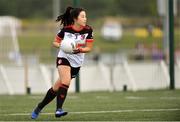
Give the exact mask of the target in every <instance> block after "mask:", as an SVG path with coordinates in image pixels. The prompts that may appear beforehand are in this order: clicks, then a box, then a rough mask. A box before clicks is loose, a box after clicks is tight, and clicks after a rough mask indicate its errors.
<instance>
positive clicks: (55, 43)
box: [53, 36, 62, 48]
mask: <svg viewBox="0 0 180 122" xmlns="http://www.w3.org/2000/svg"><path fill="white" fill-rule="evenodd" d="M61 41H62V39H61V38H60V37H58V36H56V37H55V39H54V41H53V46H54V47H56V48H59V47H60V44H61Z"/></svg>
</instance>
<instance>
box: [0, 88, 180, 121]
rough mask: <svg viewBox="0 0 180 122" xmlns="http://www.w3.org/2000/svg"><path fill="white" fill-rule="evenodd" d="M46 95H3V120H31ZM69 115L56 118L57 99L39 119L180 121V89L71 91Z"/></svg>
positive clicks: (0, 116)
mask: <svg viewBox="0 0 180 122" xmlns="http://www.w3.org/2000/svg"><path fill="white" fill-rule="evenodd" d="M43 96H44V95H14V96H9V95H0V121H31V118H30V113H31V111H32V109H33V108H34V107H35V105H36V104H37V103H38V102H39V101H40V100H41V99H42V98H43ZM64 109H65V110H67V111H68V112H69V114H68V115H67V116H64V117H62V118H58V119H57V118H55V117H54V112H55V100H54V101H53V102H51V103H50V104H49V105H48V106H46V107H45V108H44V110H43V111H42V113H41V114H40V116H39V118H38V119H37V120H38V121H45V120H46V121H146V120H148V121H175V120H176V121H178V120H179V121H180V90H150V91H138V92H130V91H127V92H87V93H69V94H68V96H67V99H66V101H65V104H64Z"/></svg>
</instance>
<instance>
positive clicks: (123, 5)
mask: <svg viewBox="0 0 180 122" xmlns="http://www.w3.org/2000/svg"><path fill="white" fill-rule="evenodd" d="M67 6H78V7H83V8H85V10H86V12H87V17H88V25H90V26H92V28H93V30H94V40H95V41H94V48H93V51H92V52H91V53H89V54H87V55H86V59H85V63H84V65H83V67H82V68H81V71H80V76H79V78H78V79H76V80H73V81H74V82H72V84H71V87H70V91H72V92H75V91H82V92H83V91H123V90H132V91H137V90H149V89H167V88H169V84H170V77H169V53H168V52H169V37H168V28H169V27H168V1H167V0H108V1H107V0H96V1H93V0H13V1H11V2H9V1H7V0H0V94H25V93H33V94H36V93H44V92H46V90H47V89H48V88H49V87H51V85H52V84H53V82H54V81H55V80H56V78H57V77H58V74H57V71H56V67H55V60H56V55H57V51H58V50H57V49H55V48H53V47H52V42H53V40H54V37H55V35H56V33H57V32H58V31H59V30H60V28H61V27H60V23H56V22H55V19H56V17H57V16H58V15H60V14H62V13H63V12H64V11H65V9H66V7H67ZM174 41H175V43H174V50H175V52H174V55H175V59H174V62H175V87H176V88H180V75H179V74H180V0H174Z"/></svg>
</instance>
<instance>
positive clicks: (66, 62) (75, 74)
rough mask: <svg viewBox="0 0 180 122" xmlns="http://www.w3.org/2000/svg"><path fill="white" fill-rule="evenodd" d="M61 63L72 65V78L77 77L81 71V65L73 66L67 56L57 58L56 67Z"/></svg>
mask: <svg viewBox="0 0 180 122" xmlns="http://www.w3.org/2000/svg"><path fill="white" fill-rule="evenodd" d="M59 65H66V66H70V68H71V78H75V77H76V76H77V74H78V73H79V70H80V67H72V66H71V65H70V63H69V61H68V60H67V59H66V58H59V57H57V59H56V67H58V66H59Z"/></svg>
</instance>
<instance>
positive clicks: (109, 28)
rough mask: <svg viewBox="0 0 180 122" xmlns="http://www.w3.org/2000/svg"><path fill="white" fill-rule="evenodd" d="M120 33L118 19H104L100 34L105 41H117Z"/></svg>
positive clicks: (121, 32) (120, 27)
mask: <svg viewBox="0 0 180 122" xmlns="http://www.w3.org/2000/svg"><path fill="white" fill-rule="evenodd" d="M122 34H123V31H122V26H121V24H120V23H119V22H118V21H115V20H107V21H105V23H104V24H103V26H102V29H101V35H102V36H103V37H104V38H105V40H106V41H119V40H120V39H121V37H122Z"/></svg>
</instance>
